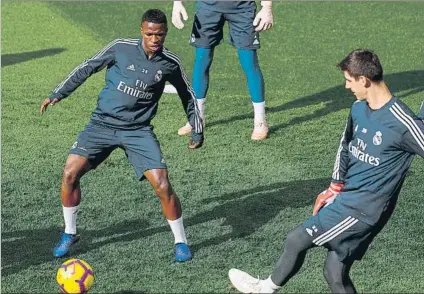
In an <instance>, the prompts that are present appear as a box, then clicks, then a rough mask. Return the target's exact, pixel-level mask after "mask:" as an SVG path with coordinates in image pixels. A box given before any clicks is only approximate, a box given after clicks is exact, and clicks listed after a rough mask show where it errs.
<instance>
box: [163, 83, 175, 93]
mask: <svg viewBox="0 0 424 294" xmlns="http://www.w3.org/2000/svg"><path fill="white" fill-rule="evenodd" d="M163 92H164V93H167V94H178V92H177V89H175V87H174V86H173V85H171V84H166V85H165V88H164V89H163Z"/></svg>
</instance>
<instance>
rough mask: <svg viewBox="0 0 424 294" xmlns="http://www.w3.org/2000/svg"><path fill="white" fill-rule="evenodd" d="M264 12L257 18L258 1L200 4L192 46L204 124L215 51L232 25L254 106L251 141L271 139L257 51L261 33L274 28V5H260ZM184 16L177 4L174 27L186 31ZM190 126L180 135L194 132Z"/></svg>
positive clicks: (197, 94) (192, 35) (233, 38)
mask: <svg viewBox="0 0 424 294" xmlns="http://www.w3.org/2000/svg"><path fill="white" fill-rule="evenodd" d="M261 5H262V9H261V10H260V11H259V12H258V13H257V14H256V3H255V1H197V2H196V14H195V16H194V21H193V28H192V33H191V38H190V44H191V45H193V46H195V47H196V57H195V60H194V69H193V89H194V92H195V94H196V98H197V103H198V106H199V111H200V115H201V116H202V119H203V120H204V112H205V101H206V94H207V91H208V88H209V68H210V66H211V64H212V60H213V55H214V49H215V47H216V46H217V45H219V44H220V43H221V41H222V38H223V27H224V23H225V21H227V22H228V25H229V40H230V42H231V44H232V45H233V46H234V47H235V48H237V53H238V56H239V61H240V64H241V66H242V68H243V71H244V73H245V75H246V78H247V85H248V88H249V93H250V96H251V99H252V103H253V111H254V127H253V132H252V134H251V139H252V140H264V139H265V138H266V137H267V135H268V125H267V122H266V118H265V90H264V80H263V76H262V72H261V69H260V67H259V63H258V55H257V52H256V51H257V49H259V47H260V43H259V34H258V32H260V31H265V30H268V29H270V28H271V27H272V24H273V17H272V9H271V7H272V6H271V5H272V1H261ZM181 16H182V17H183V19H184V20H187V18H188V17H187V12H186V10H185V8H184V6H183V4H182V1H174V6H173V10H172V23H173V24H174V26H175V27H176V28H178V29H181V28H183V27H184V24H183V22H182V19H181ZM191 129H192V124H191V122H187V123H186V125H185V126H183V127H182V128H180V129H179V130H178V134H179V135H187V134H189V133H190V132H191Z"/></svg>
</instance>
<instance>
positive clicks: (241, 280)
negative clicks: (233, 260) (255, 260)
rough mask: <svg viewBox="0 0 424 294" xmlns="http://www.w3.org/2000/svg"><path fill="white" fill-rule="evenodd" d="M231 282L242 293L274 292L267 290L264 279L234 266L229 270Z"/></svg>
mask: <svg viewBox="0 0 424 294" xmlns="http://www.w3.org/2000/svg"><path fill="white" fill-rule="evenodd" d="M228 277H229V278H230V281H231V284H233V286H234V288H236V289H237V290H238V291H240V292H241V293H273V291H272V290H268V291H265V289H263V287H262V284H263V282H264V281H263V280H261V279H259V278H254V277H252V276H251V275H249V274H248V273H245V272H244V271H241V270H238V269H235V268H232V269H230V270H229V271H228Z"/></svg>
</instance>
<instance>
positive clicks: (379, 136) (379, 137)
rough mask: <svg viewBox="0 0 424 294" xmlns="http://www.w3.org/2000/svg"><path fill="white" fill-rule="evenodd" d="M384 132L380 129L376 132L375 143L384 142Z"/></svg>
mask: <svg viewBox="0 0 424 294" xmlns="http://www.w3.org/2000/svg"><path fill="white" fill-rule="evenodd" d="M382 135H383V134H382V133H381V132H380V131H377V132H375V135H374V137H373V138H372V142H373V143H374V145H380V144H381V143H382V142H383V137H382Z"/></svg>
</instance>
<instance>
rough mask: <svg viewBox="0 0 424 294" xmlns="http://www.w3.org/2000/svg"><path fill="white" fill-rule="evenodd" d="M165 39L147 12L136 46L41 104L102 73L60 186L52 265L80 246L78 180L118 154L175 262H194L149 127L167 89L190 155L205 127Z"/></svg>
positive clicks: (96, 60) (87, 68)
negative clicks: (151, 201)
mask: <svg viewBox="0 0 424 294" xmlns="http://www.w3.org/2000/svg"><path fill="white" fill-rule="evenodd" d="M167 31H168V27H167V19H166V16H165V14H164V13H163V12H162V11H160V10H157V9H151V10H148V11H146V12H145V13H144V15H143V17H142V21H141V27H140V34H141V37H140V38H139V39H116V40H114V41H113V42H111V43H110V44H108V45H107V46H106V47H105V48H103V49H102V50H101V51H99V52H98V53H97V54H96V55H94V56H93V57H92V58H90V59H88V60H85V61H84V62H83V63H82V64H81V65H80V66H78V67H77V68H75V69H74V70H73V71H72V72H71V73H70V74H69V75H68V77H67V78H66V79H65V80H64V81H63V82H62V83H60V84H59V85H58V86H57V87H56V88H55V89H54V91H53V93H52V94H51V95H50V97H49V98H46V99H45V100H44V101H43V103H42V104H41V109H40V112H41V114H43V113H44V112H45V111H46V109H47V107H48V106H49V105H54V104H56V103H58V102H59V101H61V100H62V99H64V98H66V97H67V96H69V95H70V94H71V93H72V92H73V91H74V90H75V89H77V88H78V87H79V86H80V85H81V84H83V83H84V81H85V80H86V79H87V78H88V77H90V76H91V75H92V74H94V73H96V72H99V71H101V70H102V69H103V68H107V70H106V79H105V80H106V85H105V87H104V88H103V90H102V91H101V92H100V94H99V97H98V102H97V107H96V109H95V110H94V111H93V113H92V116H91V121H90V123H89V124H88V125H87V126H86V128H85V129H84V131H82V132H81V133H80V134H79V136H78V138H77V140H76V142H75V143H74V144H73V146H72V147H71V149H70V154H69V156H68V159H67V160H66V164H65V168H64V171H63V178H62V186H61V197H62V205H63V215H64V220H65V231H64V232H63V233H62V234H61V238H60V241H59V243H58V244H57V246H56V247H55V248H54V250H53V255H54V256H55V257H61V256H64V255H65V254H67V253H68V252H69V250H70V247H71V245H72V244H74V243H75V242H77V241H78V240H79V236H78V235H77V234H76V233H77V232H76V216H77V211H78V208H79V204H80V200H81V189H80V179H81V177H82V176H83V175H84V174H85V173H87V172H88V171H89V170H91V169H94V168H96V167H97V166H98V165H99V164H100V163H101V162H103V161H104V160H105V159H106V158H107V157H108V156H109V155H110V153H111V152H112V151H113V150H114V149H116V148H121V149H123V150H124V151H125V155H126V156H127V158H128V160H129V161H130V163H131V164H132V166H133V168H134V169H135V172H136V174H137V177H138V179H139V180H142V179H143V178H147V180H148V181H149V182H150V183H151V185H152V187H153V188H154V190H155V192H156V194H157V195H158V196H159V199H160V201H161V204H162V209H163V213H164V215H165V217H166V219H167V220H168V223H169V225H170V227H171V230H172V232H173V234H174V237H175V244H176V246H175V260H176V261H179V262H183V261H186V260H189V259H191V257H192V256H191V252H190V249H189V248H188V246H187V239H186V235H185V232H184V226H183V220H182V211H181V204H180V201H179V199H178V197H177V195H176V194H175V192H174V190H173V189H172V186H171V184H170V183H169V179H168V172H167V167H166V164H165V161H164V159H163V157H162V153H161V150H160V145H159V142H158V140H157V139H156V136H155V134H154V132H153V127H152V126H151V125H150V121H151V120H152V119H153V117H154V116H155V114H156V111H157V107H158V103H159V99H160V97H161V95H162V92H163V88H164V86H165V82H166V81H168V82H170V83H171V84H172V85H174V86H175V88H176V89H177V91H178V94H179V96H180V98H181V101H182V104H183V107H184V110H185V112H186V114H187V119H188V120H189V121H190V123H192V124H193V126H194V128H193V130H192V132H191V138H190V141H189V148H191V149H195V148H198V147H201V146H202V143H203V127H202V121H201V118H200V115H199V112H198V109H197V104H196V100H195V98H194V92H193V89H192V88H191V86H190V84H189V82H188V79H187V76H186V74H185V73H184V70H183V67H182V65H181V62H180V59H179V58H178V57H177V55H175V54H174V53H172V52H170V51H169V50H167V49H166V48H164V47H163V43H164V41H165V37H166V34H167Z"/></svg>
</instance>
